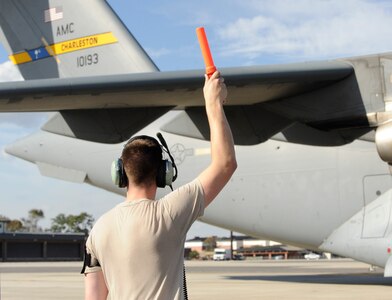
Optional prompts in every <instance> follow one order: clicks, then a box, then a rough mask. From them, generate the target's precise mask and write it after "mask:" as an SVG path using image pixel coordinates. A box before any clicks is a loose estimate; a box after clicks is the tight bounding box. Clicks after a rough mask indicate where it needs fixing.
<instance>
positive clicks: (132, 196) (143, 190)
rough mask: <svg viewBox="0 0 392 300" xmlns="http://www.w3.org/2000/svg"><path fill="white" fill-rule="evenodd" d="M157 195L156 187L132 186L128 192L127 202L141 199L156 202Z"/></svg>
mask: <svg viewBox="0 0 392 300" xmlns="http://www.w3.org/2000/svg"><path fill="white" fill-rule="evenodd" d="M156 193H157V187H156V185H149V186H135V185H131V186H130V187H129V189H128V191H127V198H126V201H134V200H140V199H149V200H155V196H156Z"/></svg>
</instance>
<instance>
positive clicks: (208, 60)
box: [196, 27, 216, 77]
mask: <svg viewBox="0 0 392 300" xmlns="http://www.w3.org/2000/svg"><path fill="white" fill-rule="evenodd" d="M196 34H197V38H198V40H199V44H200V49H201V54H203V58H204V64H205V65H206V74H207V75H208V77H211V75H212V74H214V72H215V71H216V67H215V65H214V61H213V60H212V56H211V51H210V47H209V46H208V40H207V36H206V33H205V31H204V27H198V28H196Z"/></svg>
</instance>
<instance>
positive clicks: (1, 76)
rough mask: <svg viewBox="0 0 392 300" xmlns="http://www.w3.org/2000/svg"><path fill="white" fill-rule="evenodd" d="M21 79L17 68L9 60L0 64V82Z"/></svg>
mask: <svg viewBox="0 0 392 300" xmlns="http://www.w3.org/2000/svg"><path fill="white" fill-rule="evenodd" d="M18 80H23V77H22V75H20V72H19V70H18V68H17V67H16V66H15V65H14V64H13V63H12V62H10V61H6V62H4V63H2V64H0V82H2V81H18Z"/></svg>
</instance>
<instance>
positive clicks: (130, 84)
mask: <svg viewBox="0 0 392 300" xmlns="http://www.w3.org/2000/svg"><path fill="white" fill-rule="evenodd" d="M92 7H93V8H94V13H92V10H91V8H92ZM91 24H94V25H93V26H92V25H91ZM0 27H1V31H0V38H1V41H2V42H3V43H4V46H5V47H6V49H7V51H8V52H9V54H10V59H11V60H12V61H13V62H14V63H15V64H16V65H17V66H18V68H19V70H20V72H21V74H22V75H23V77H24V78H25V79H26V81H23V82H8V83H1V84H0V111H2V112H19V111H57V113H56V114H55V115H54V116H53V117H52V118H51V119H50V120H49V121H48V122H47V123H46V124H45V125H44V126H43V127H42V129H41V130H40V131H39V132H37V133H35V134H33V135H31V136H29V137H27V138H24V139H21V140H19V141H17V142H16V143H14V144H13V145H10V146H9V147H7V149H6V151H7V152H8V153H10V154H12V155H15V156H17V157H20V158H22V159H25V160H27V161H30V162H33V163H35V164H36V165H37V166H38V168H39V170H40V171H41V173H42V174H43V175H45V176H51V177H55V178H59V179H63V180H68V181H73V182H85V183H88V184H91V185H94V186H97V187H99V188H102V189H105V190H108V191H112V192H115V193H118V194H124V190H121V189H118V188H116V187H115V186H114V185H113V184H112V182H111V178H110V171H109V170H110V165H111V162H112V161H113V160H114V159H115V158H117V157H118V155H119V153H120V152H121V149H122V147H123V144H124V142H125V141H126V140H127V139H128V138H130V137H131V136H132V135H134V134H138V133H139V132H142V133H143V134H150V135H154V134H155V132H156V131H158V130H160V131H163V132H164V135H165V138H166V139H167V141H168V143H169V145H171V151H172V153H173V155H174V156H175V159H176V162H177V164H178V167H179V173H180V179H179V183H178V184H182V183H185V182H187V181H189V180H191V179H193V178H194V176H196V175H197V174H198V173H199V172H200V171H201V170H202V169H203V168H204V167H205V166H206V165H207V164H208V161H209V143H208V139H209V131H208V126H207V121H206V116H205V112H204V107H203V96H202V90H201V89H202V85H203V80H204V79H203V73H204V72H203V70H191V71H181V72H159V70H158V68H157V67H156V65H155V64H154V63H153V62H152V61H151V59H150V58H149V57H148V55H147V54H146V53H145V51H144V50H143V49H142V48H141V46H140V45H139V44H138V42H137V41H136V40H135V38H134V37H133V36H132V35H131V34H130V32H129V31H128V30H127V28H125V27H124V25H123V24H122V23H121V21H120V20H119V18H118V17H117V16H116V15H115V13H114V12H113V10H112V9H111V8H110V7H109V5H108V4H107V3H106V1H102V0H88V1H87V0H83V1H81V0H67V1H65V0H63V1H60V0H35V1H29V0H2V1H0ZM221 72H222V74H223V76H224V77H225V81H226V83H227V86H228V89H229V95H230V99H229V104H228V106H226V113H227V117H228V120H229V122H230V124H231V127H232V129H233V135H234V139H235V143H236V150H237V156H238V157H237V160H238V163H239V167H238V170H237V172H236V173H235V175H234V177H233V178H232V180H231V182H230V184H229V185H228V186H227V187H226V188H225V189H224V191H223V192H222V193H221V194H220V195H219V198H218V199H217V200H216V201H215V202H214V203H213V204H212V205H210V206H209V207H208V209H207V210H206V212H205V215H204V216H203V217H202V218H201V221H204V222H206V223H209V224H213V225H216V226H220V227H224V228H228V229H231V230H234V231H237V232H242V233H245V234H249V235H252V236H258V237H261V238H266V239H272V240H276V241H281V242H283V243H288V244H292V245H297V246H301V247H305V248H309V249H314V250H317V251H328V252H332V253H335V254H338V255H342V256H346V257H352V258H354V259H356V260H359V261H363V262H366V263H369V264H372V265H377V266H380V267H383V268H385V273H384V274H385V276H392V258H391V257H392V254H391V249H392V222H391V209H392V204H391V201H392V189H391V187H392V181H391V173H390V167H389V163H391V162H392V148H391V147H392V123H391V122H390V121H391V120H392V112H391V109H392V106H391V103H392V102H390V101H392V54H391V53H389V54H380V55H372V56H366V57H354V58H346V59H341V60H335V61H321V62H310V63H298V64H288V65H273V66H254V67H240V68H225V69H221ZM165 192H167V191H166V190H161V191H160V192H159V195H162V194H163V193H165Z"/></svg>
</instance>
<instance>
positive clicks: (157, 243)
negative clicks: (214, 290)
mask: <svg viewBox="0 0 392 300" xmlns="http://www.w3.org/2000/svg"><path fill="white" fill-rule="evenodd" d="M203 212H204V193H203V188H202V185H201V183H200V182H199V181H198V180H197V179H196V180H194V181H193V182H191V183H189V184H186V185H184V186H182V187H180V188H179V189H177V190H175V191H174V192H171V193H170V194H168V195H166V196H165V197H164V198H162V199H160V200H157V201H152V200H148V199H141V200H136V201H129V202H122V203H120V204H119V205H117V206H116V207H114V208H113V209H111V210H110V211H108V212H107V213H105V214H104V215H103V216H102V217H100V218H99V219H98V221H97V222H96V224H95V225H94V227H93V229H92V230H91V232H90V236H89V237H88V239H87V242H86V251H87V253H89V254H91V256H92V259H93V260H94V259H97V260H98V262H99V264H100V267H92V268H90V267H87V268H86V270H85V273H90V272H97V271H100V270H102V271H103V274H104V277H105V282H106V286H107V287H108V290H109V296H108V299H116V300H122V299H127V300H129V299H143V300H144V299H165V300H167V299H183V257H184V254H183V253H184V243H185V238H186V233H187V231H188V230H189V228H190V226H191V225H192V223H193V222H194V221H195V220H196V219H197V218H198V217H200V216H202V215H203Z"/></svg>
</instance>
